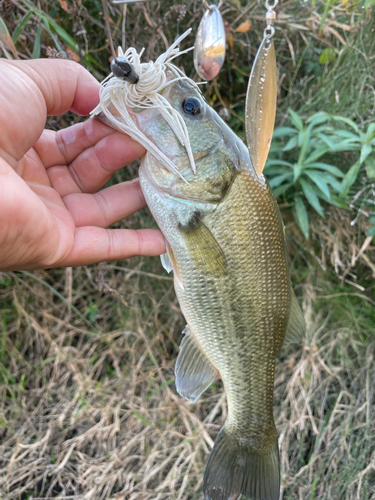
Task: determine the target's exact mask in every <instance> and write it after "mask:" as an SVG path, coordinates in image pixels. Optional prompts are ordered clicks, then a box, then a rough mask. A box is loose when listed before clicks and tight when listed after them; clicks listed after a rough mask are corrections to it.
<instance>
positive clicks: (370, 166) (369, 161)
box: [365, 156, 375, 179]
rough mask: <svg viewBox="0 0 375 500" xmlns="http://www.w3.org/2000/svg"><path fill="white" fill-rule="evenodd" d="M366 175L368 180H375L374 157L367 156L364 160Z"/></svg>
mask: <svg viewBox="0 0 375 500" xmlns="http://www.w3.org/2000/svg"><path fill="white" fill-rule="evenodd" d="M365 167H366V174H367V177H368V178H369V179H375V157H374V156H368V157H367V158H366V160H365Z"/></svg>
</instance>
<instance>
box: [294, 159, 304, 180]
mask: <svg viewBox="0 0 375 500" xmlns="http://www.w3.org/2000/svg"><path fill="white" fill-rule="evenodd" d="M302 169H303V166H302V165H299V164H298V163H296V164H295V165H294V168H293V174H294V175H293V182H296V181H297V180H298V179H299V177H300V175H301V173H302Z"/></svg>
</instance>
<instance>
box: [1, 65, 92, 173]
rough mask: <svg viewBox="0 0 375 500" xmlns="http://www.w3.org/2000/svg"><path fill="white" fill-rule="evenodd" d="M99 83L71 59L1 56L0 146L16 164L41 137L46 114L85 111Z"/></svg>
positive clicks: (89, 106)
mask: <svg viewBox="0 0 375 500" xmlns="http://www.w3.org/2000/svg"><path fill="white" fill-rule="evenodd" d="M99 88H100V85H99V83H98V82H97V81H96V80H95V78H94V77H93V76H92V75H90V73H89V72H88V71H86V70H85V69H84V68H83V67H82V66H80V65H79V64H77V63H75V62H73V61H62V60H58V59H55V60H53V59H46V60H45V59H40V60H39V59H37V60H33V61H7V60H0V89H1V99H0V121H2V122H3V123H6V127H4V130H3V133H2V134H1V136H0V150H2V152H3V155H4V156H5V157H6V160H7V161H8V162H9V163H11V164H12V166H15V164H16V163H17V162H18V161H19V160H20V159H21V158H22V157H23V156H24V154H25V153H26V152H27V151H28V150H29V149H30V148H31V147H32V146H33V145H34V144H35V142H36V141H37V140H38V138H39V137H40V135H41V133H42V131H43V129H44V125H45V121H46V116H47V115H59V114H62V113H65V112H66V111H68V110H69V109H71V110H72V111H74V112H76V113H79V114H83V115H85V114H88V113H89V112H90V111H91V110H92V109H93V108H94V107H95V106H96V104H97V103H98V102H99Z"/></svg>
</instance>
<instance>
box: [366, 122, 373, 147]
mask: <svg viewBox="0 0 375 500" xmlns="http://www.w3.org/2000/svg"><path fill="white" fill-rule="evenodd" d="M374 136H375V122H372V123H370V125H369V126H368V128H367V132H366V142H368V141H371V139H372V138H373V137H374Z"/></svg>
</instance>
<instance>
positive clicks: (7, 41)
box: [0, 16, 18, 59]
mask: <svg viewBox="0 0 375 500" xmlns="http://www.w3.org/2000/svg"><path fill="white" fill-rule="evenodd" d="M0 40H2V42H3V43H4V45H5V46H6V47H9V48H10V50H11V51H12V52H13V56H14V57H15V59H18V54H17V49H16V47H15V45H14V43H13V40H12V37H11V36H10V34H9V31H8V28H7V26H6V24H5V23H4V21H3V18H2V17H1V16H0Z"/></svg>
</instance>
